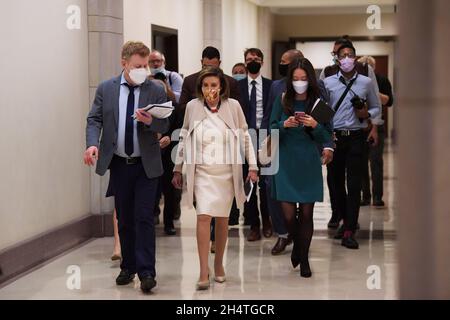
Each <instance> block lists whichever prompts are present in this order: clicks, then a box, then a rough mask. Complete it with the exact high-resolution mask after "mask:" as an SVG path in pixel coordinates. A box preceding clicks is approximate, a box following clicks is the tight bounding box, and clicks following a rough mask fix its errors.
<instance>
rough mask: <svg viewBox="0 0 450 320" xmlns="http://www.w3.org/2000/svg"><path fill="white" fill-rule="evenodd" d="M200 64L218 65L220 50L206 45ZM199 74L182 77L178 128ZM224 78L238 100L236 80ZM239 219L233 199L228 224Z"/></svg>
mask: <svg viewBox="0 0 450 320" xmlns="http://www.w3.org/2000/svg"><path fill="white" fill-rule="evenodd" d="M200 62H201V64H202V68H206V67H215V68H219V67H220V63H221V61H220V52H219V50H217V48H214V47H211V46H209V47H206V48H205V49H204V50H203V52H202V60H200ZM199 75H200V71H199V72H196V73H194V74H191V75H189V76H187V77H186V78H185V79H184V82H183V87H182V89H181V96H180V102H179V109H178V110H179V111H178V128H179V129H181V127H182V126H183V120H184V113H185V111H186V105H187V103H188V102H189V101H191V100H193V99H195V98H197V96H196V85H197V79H198V77H199ZM225 78H226V79H227V81H228V84H229V88H230V98H233V99H236V100H238V101H239V102H240V97H239V88H238V84H237V81H236V80H235V79H234V78H233V77H230V76H228V75H225ZM238 219H239V209H238V208H237V205H236V201H233V207H232V208H231V212H230V221H229V225H236V224H238V222H237V221H238ZM214 239H215V238H214V219H213V220H212V222H211V241H212V244H211V252H215V245H214Z"/></svg>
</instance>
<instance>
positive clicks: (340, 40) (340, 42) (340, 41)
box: [334, 34, 352, 45]
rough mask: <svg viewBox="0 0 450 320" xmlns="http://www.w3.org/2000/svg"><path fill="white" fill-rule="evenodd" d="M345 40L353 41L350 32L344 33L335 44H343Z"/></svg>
mask: <svg viewBox="0 0 450 320" xmlns="http://www.w3.org/2000/svg"><path fill="white" fill-rule="evenodd" d="M345 42H352V41H351V40H350V36H349V35H348V34H345V35H343V36H342V37H340V38H339V39H337V40H336V41H335V42H334V44H335V45H338V44H343V43H345Z"/></svg>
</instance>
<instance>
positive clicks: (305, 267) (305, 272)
mask: <svg viewBox="0 0 450 320" xmlns="http://www.w3.org/2000/svg"><path fill="white" fill-rule="evenodd" d="M311 276H312V272H311V267H310V266H309V262H308V260H306V262H303V263H301V264H300V277H303V278H311Z"/></svg>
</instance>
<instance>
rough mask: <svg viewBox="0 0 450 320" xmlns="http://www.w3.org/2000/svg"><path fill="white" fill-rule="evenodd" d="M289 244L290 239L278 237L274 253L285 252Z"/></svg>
mask: <svg viewBox="0 0 450 320" xmlns="http://www.w3.org/2000/svg"><path fill="white" fill-rule="evenodd" d="M288 244H289V240H288V239H286V238H278V240H277V243H275V246H274V247H273V248H272V255H274V256H276V255H279V254H281V253H283V252H284V250H285V249H286V246H287V245H288Z"/></svg>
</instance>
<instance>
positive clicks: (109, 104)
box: [84, 41, 169, 292]
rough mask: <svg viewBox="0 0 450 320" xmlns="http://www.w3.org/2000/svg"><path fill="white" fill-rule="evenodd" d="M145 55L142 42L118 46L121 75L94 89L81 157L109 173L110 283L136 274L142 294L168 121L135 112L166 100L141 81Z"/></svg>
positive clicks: (151, 280) (151, 258)
mask: <svg viewBox="0 0 450 320" xmlns="http://www.w3.org/2000/svg"><path fill="white" fill-rule="evenodd" d="M149 55H150V50H149V48H148V47H146V46H145V45H144V44H143V43H142V42H131V41H130V42H127V43H126V44H125V45H124V46H123V48H122V67H123V72H122V74H121V75H120V76H118V77H116V78H113V79H110V80H108V81H105V82H103V83H101V84H100V85H99V86H98V89H97V92H96V95H95V100H94V102H93V104H92V109H91V111H90V112H89V115H88V117H87V126H86V146H87V149H86V151H85V154H84V161H85V163H86V164H87V165H90V166H92V165H94V163H95V160H97V159H98V162H97V169H96V172H97V174H99V175H104V174H105V172H106V170H108V168H109V169H110V174H111V181H112V183H113V185H112V186H113V189H114V199H115V207H116V210H117V217H118V225H119V235H120V245H121V248H122V263H121V265H120V268H121V272H120V274H119V276H118V277H117V279H116V284H117V285H127V284H129V283H131V282H132V281H133V279H134V277H135V274H136V273H137V274H138V276H139V279H140V281H141V290H142V291H143V292H150V290H151V289H153V287H155V286H156V280H155V277H156V270H155V226H154V217H153V210H154V207H155V198H156V193H157V187H158V180H159V177H160V176H161V175H162V173H163V167H162V163H161V151H160V145H159V143H158V139H157V134H158V133H161V134H162V133H164V132H166V131H167V130H168V129H169V120H167V119H164V120H162V119H156V118H152V116H151V114H150V113H148V112H146V111H142V110H139V108H142V107H145V106H147V105H149V104H155V103H163V102H166V101H167V96H166V93H165V91H164V88H163V87H162V86H161V85H159V84H157V83H156V82H153V81H149V80H148V79H147V77H148V75H149V70H148V57H149ZM133 115H135V116H136V119H135V120H133ZM99 141H100V143H99Z"/></svg>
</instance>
